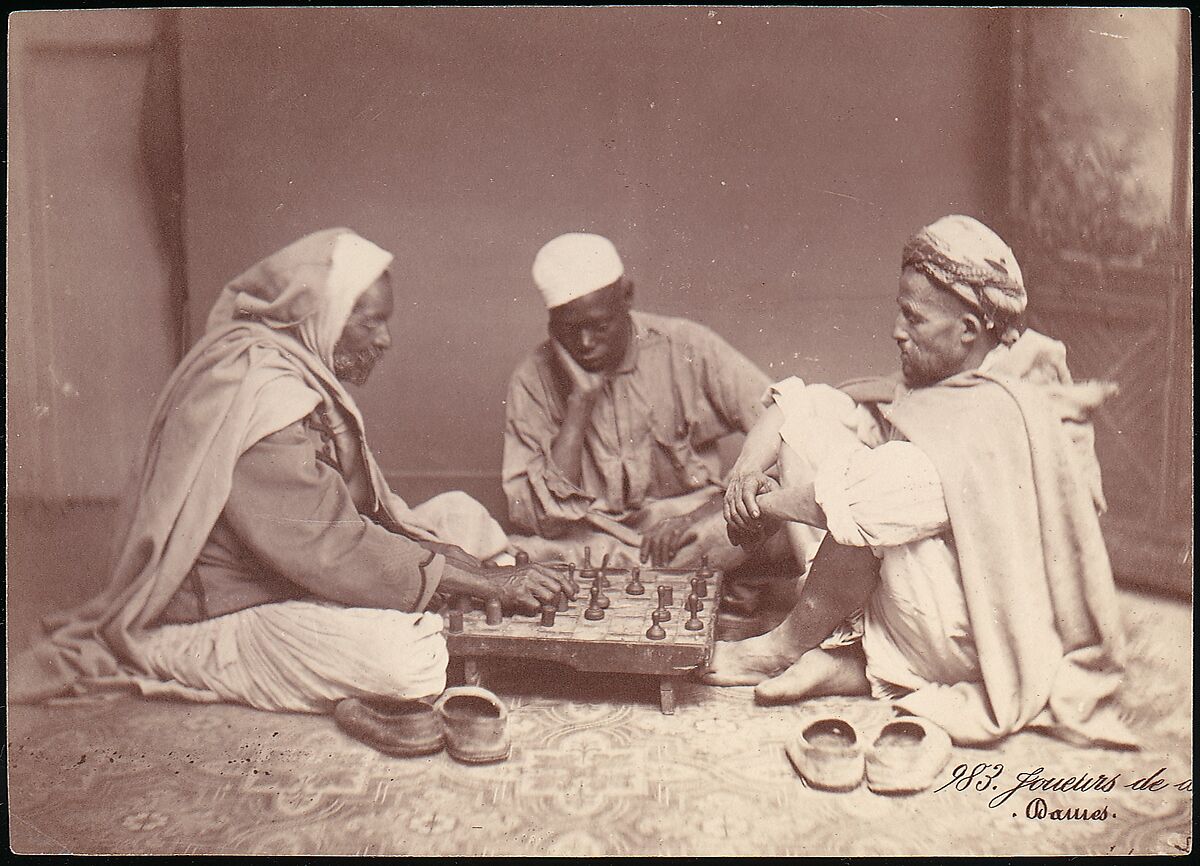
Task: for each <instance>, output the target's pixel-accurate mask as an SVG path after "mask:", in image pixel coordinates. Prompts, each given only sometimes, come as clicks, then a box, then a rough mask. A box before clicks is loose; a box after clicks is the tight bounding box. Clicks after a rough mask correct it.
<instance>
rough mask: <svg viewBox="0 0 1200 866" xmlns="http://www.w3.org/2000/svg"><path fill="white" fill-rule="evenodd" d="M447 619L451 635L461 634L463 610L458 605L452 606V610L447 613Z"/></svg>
mask: <svg viewBox="0 0 1200 866" xmlns="http://www.w3.org/2000/svg"><path fill="white" fill-rule="evenodd" d="M447 619H448V620H449V627H450V633H451V634H461V633H462V630H463V612H462V608H460V607H459V606H458V605H457V604H454V605H452V606H451V607H450V610H449V611H447Z"/></svg>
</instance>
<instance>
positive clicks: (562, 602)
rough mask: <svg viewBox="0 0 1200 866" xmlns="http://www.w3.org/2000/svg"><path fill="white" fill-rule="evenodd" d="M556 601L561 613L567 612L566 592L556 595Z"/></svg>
mask: <svg viewBox="0 0 1200 866" xmlns="http://www.w3.org/2000/svg"><path fill="white" fill-rule="evenodd" d="M554 600H555V601H556V602H557V608H558V612H559V613H566V612H567V594H566V593H565V592H558V593H555V596H554Z"/></svg>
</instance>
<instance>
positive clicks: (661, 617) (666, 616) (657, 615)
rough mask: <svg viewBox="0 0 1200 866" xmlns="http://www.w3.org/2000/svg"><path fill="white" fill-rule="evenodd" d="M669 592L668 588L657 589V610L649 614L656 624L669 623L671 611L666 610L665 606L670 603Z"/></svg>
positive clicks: (660, 587)
mask: <svg viewBox="0 0 1200 866" xmlns="http://www.w3.org/2000/svg"><path fill="white" fill-rule="evenodd" d="M670 590H671V588H670V587H669V586H659V588H658V608H657V609H656V610H655V611H654V613H652V614H651V616H652V617H653V618H654V619H655V621H657V622H670V621H671V611H669V610H667V605H668V604H670V603H671V601H670V597H671V596H670Z"/></svg>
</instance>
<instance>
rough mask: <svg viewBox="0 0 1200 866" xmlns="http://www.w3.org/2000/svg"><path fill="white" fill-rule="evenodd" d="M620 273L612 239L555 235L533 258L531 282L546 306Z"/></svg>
mask: <svg viewBox="0 0 1200 866" xmlns="http://www.w3.org/2000/svg"><path fill="white" fill-rule="evenodd" d="M624 273H625V266H624V265H623V264H622V263H621V257H620V256H619V255H618V254H617V248H616V247H614V246H613V244H612V241H610V240H609V239H608V238H605V237H601V236H600V235H593V234H585V233H583V232H568V233H567V234H565V235H559V236H558V237H556V238H555V239H554V240H552V241H550V242H549V243H547V244H546V245H545V246H544V247H542V248H541V249H540V250H538V254H537V256H536V257H535V258H534V260H533V282H534V285H536V286H537V287H538V291H539V292H541V293H542V300H544V301H545V302H546V309H553V308H554V307H561V306H562V305H563V304H567V303H570V302H571V301H573V300H575V299H576V298H582V297H583V296H584V295H588V294H591V293H592V292H594V291H596V290H597V289H603V288H604V287H605V286H611V285H612V284H613V283H615V282H616V281H617V280H619V279H620V278H621V277H622V275H624Z"/></svg>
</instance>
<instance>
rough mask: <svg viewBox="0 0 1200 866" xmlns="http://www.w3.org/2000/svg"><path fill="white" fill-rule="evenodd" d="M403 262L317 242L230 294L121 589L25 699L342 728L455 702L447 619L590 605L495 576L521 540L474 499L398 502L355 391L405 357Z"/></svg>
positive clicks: (132, 539)
mask: <svg viewBox="0 0 1200 866" xmlns="http://www.w3.org/2000/svg"><path fill="white" fill-rule="evenodd" d="M391 260H392V256H391V254H390V253H387V252H385V251H384V250H382V249H380V248H379V247H377V246H375V245H374V244H372V243H370V242H369V241H366V240H364V239H363V238H361V237H359V236H358V235H356V234H354V233H353V232H351V231H349V230H348V229H330V230H327V231H322V232H317V233H315V234H312V235H309V236H307V237H305V238H302V239H300V240H299V241H296V242H295V243H293V244H291V245H290V246H288V247H287V248H285V249H283V250H281V251H280V252H278V253H275V254H274V255H272V256H270V257H268V258H266V259H264V260H263V261H262V262H259V263H258V264H257V265H255V266H254V267H252V268H250V269H249V270H248V271H246V272H245V273H243V274H242V275H241V276H239V277H237V278H236V279H234V280H233V281H232V282H230V283H229V284H228V285H227V286H226V287H225V289H224V291H222V292H221V294H220V296H219V297H218V299H217V302H216V304H215V306H214V307H213V310H212V312H211V314H210V315H209V319H208V330H207V332H206V333H205V334H204V336H203V337H202V338H201V339H200V341H199V342H198V343H197V345H196V346H195V347H194V348H193V349H192V350H191V351H190V352H189V353H188V354H187V356H186V357H185V358H184V359H183V361H181V362H180V364H179V366H178V368H177V369H176V370H175V372H174V374H173V375H172V377H171V379H170V381H168V382H167V384H166V385H165V386H164V388H163V392H162V396H161V397H160V399H159V402H158V405H157V407H156V409H155V415H154V418H153V420H152V422H151V425H150V432H149V435H148V437H147V439H148V441H147V445H146V450H145V453H144V455H143V458H142V462H141V464H140V466H138V467H137V468H136V472H135V478H134V482H135V483H134V485H133V486H132V488H131V489H130V491H129V495H128V498H127V500H126V502H125V506H126V507H125V510H124V512H123V515H122V520H121V523H120V525H119V527H118V533H117V538H116V540H117V548H116V549H117V552H118V557H117V560H116V565H115V567H114V568H113V571H112V575H111V579H110V582H109V586H108V588H107V589H106V590H105V592H104V593H103V594H101V595H100V596H98V597H96V598H95V599H93V600H92V601H90V602H89V603H87V604H86V605H84V606H83V607H81V608H80V609H79V610H76V611H73V612H70V613H67V614H63V615H59V616H58V617H55V618H52V619H51V620H50V621H49V623H48V624H49V627H50V633H49V634H48V636H47V637H46V638H45V639H43V640H42V641H40V642H39V643H37V644H36V645H35V646H34V647H33V648H32V649H31V650H30V651H29V652H28V653H26V654H25V655H24V656H23V657H21V658H18V659H16V663H15V664H14V673H13V676H12V678H11V680H10V692H9V695H10V698H11V699H12V700H14V701H36V700H41V699H45V698H49V697H53V696H56V695H63V694H70V693H73V692H75V693H77V692H81V691H87V690H90V689H99V688H105V687H137V688H140V689H141V691H142V692H143V693H146V694H158V695H170V696H177V697H182V698H188V699H191V700H198V701H229V702H236V703H244V704H249V705H251V706H254V707H257V708H259V709H265V710H281V711H295V712H328V711H330V710H332V708H333V706H334V705H335V704H336V703H337V702H338V701H340V700H342V699H345V698H359V697H368V696H379V697H386V698H416V697H425V696H429V695H436V694H438V693H439V692H441V691H442V689H443V688H444V686H445V682H446V664H447V653H446V643H445V640H444V638H443V637H442V621H441V618H440V617H439V616H438V615H437V614H436V613H427V612H426V610H427V608H428V607H429V606H430V604H431V602H433V601H434V599H435V598H439V597H443V596H471V597H475V598H478V599H484V600H491V599H498V600H500V602H501V603H502V605H503V606H505V607H508V608H510V609H514V608H516V609H524V610H536V609H537V607H538V606H539V605H540V604H542V603H545V602H548V601H551V600H553V599H554V598H555V597H556V593H558V592H565V593H567V594H568V595H571V596H573V595H574V592H575V589H574V586H573V584H572V583H571V582H570V581H569V580H567V579H566V578H565V577H564V576H562V575H560V574H556V573H555V572H553V571H550V570H548V569H544V568H541V567H537V566H527V565H526V566H521V567H516V568H500V567H493V566H492V565H491V564H485V563H484V562H483V560H487V559H489V558H493V557H503V556H506V555H507V551H508V542H507V539H506V538H505V535H504V532H503V530H502V529H501V528H500V526H499V524H497V523H496V521H495V520H493V519H492V518H491V517H490V516H489V515H488V513H487V511H486V510H485V509H484V508H483V506H482V505H480V504H479V503H478V502H475V501H474V500H473V499H471V498H470V497H468V496H466V495H465V494H463V493H458V492H454V493H448V494H443V495H442V496H438V497H435V498H434V499H432V500H430V501H429V502H427V503H424V504H423V505H420V506H417V507H416V508H409V507H408V506H407V504H406V503H405V502H404V500H402V499H401V498H400V497H398V496H397V495H396V494H395V493H393V492H392V491H391V490H390V489H389V488H388V485H387V482H386V481H385V480H384V477H383V473H382V472H381V471H380V468H379V466H378V465H377V464H376V462H375V458H374V457H373V455H372V453H371V450H370V448H369V447H368V445H367V442H366V438H365V433H364V425H363V420H362V417H361V415H360V414H359V411H358V408H357V406H356V405H355V402H354V400H353V398H352V397H351V396H350V394H349V392H348V391H347V390H346V389H345V388H344V387H343V383H351V384H355V385H362V384H364V383H366V381H367V378H368V377H369V376H370V374H371V371H372V369H373V367H374V365H375V363H376V361H377V360H378V359H379V357H380V355H381V354H382V353H383V352H384V351H385V350H387V349H388V347H389V346H390V345H391V332H390V330H389V326H388V321H389V319H390V317H391V314H392V307H393V300H392V286H391V281H390V278H389V275H388V268H389V265H390V263H391Z"/></svg>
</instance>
